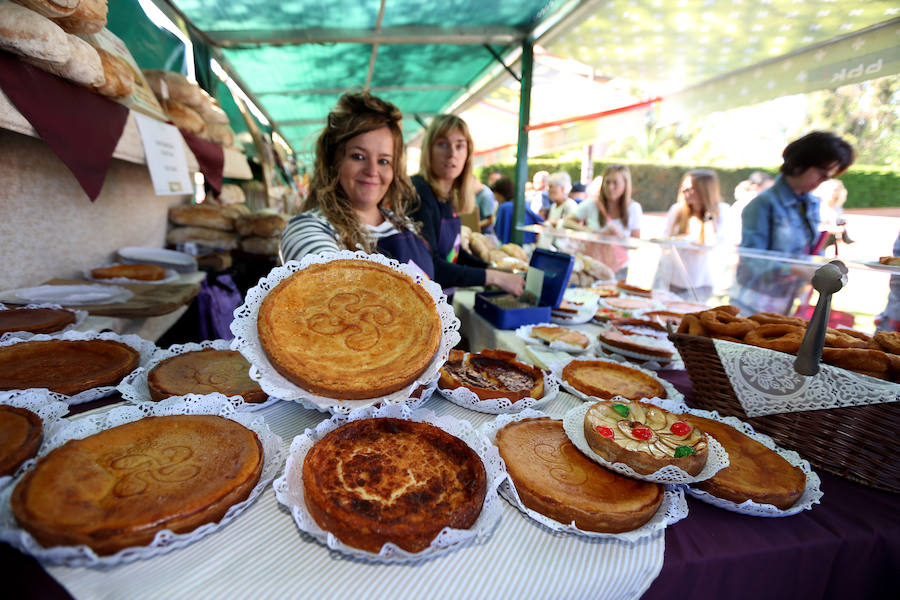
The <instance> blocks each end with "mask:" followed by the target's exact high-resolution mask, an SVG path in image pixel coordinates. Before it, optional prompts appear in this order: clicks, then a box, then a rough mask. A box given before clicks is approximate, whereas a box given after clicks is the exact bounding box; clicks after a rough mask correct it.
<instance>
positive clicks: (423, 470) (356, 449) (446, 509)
mask: <svg viewBox="0 0 900 600" xmlns="http://www.w3.org/2000/svg"><path fill="white" fill-rule="evenodd" d="M303 491H304V498H305V500H306V506H307V508H308V509H309V512H310V514H311V515H312V517H313V519H315V521H316V523H318V524H319V526H320V527H322V529H325V530H326V531H329V532H331V533H333V534H334V535H335V536H337V538H338V539H340V540H341V541H342V542H344V543H345V544H347V545H349V546H353V547H354V548H360V549H362V550H366V551H368V552H378V551H379V550H380V549H381V547H382V546H383V545H384V544H386V543H388V542H392V543H394V544H396V545H397V546H399V547H400V548H403V549H404V550H407V551H409V552H419V551H421V550H423V549H425V548H427V547H428V546H429V544H431V541H432V540H433V539H434V538H435V537H436V536H437V534H438V533H440V532H441V530H442V529H443V528H444V527H452V528H454V529H468V528H470V527H471V526H472V525H473V524H474V523H475V521H476V520H477V518H478V515H479V514H481V508H482V505H483V504H484V498H485V495H486V491H487V474H486V472H485V469H484V464H483V463H482V462H481V458H480V457H479V456H478V454H476V453H475V451H474V450H472V448H470V447H469V446H468V444H466V443H465V442H464V441H462V440H461V439H459V438H457V437H455V436H452V435H450V434H449V433H447V432H445V431H443V430H442V429H440V428H439V427H435V426H434V425H430V424H428V423H418V422H415V421H404V420H401V419H391V418H384V419H363V420H359V421H352V422H350V423H347V424H346V425H343V426H341V427H339V428H337V429H335V430H334V431H331V432H329V433H328V434H327V435H325V436H324V437H323V438H322V439H321V440H319V441H318V442H316V443H315V445H313V447H312V448H311V449H310V450H309V453H308V454H307V455H306V458H305V460H304V461H303Z"/></svg>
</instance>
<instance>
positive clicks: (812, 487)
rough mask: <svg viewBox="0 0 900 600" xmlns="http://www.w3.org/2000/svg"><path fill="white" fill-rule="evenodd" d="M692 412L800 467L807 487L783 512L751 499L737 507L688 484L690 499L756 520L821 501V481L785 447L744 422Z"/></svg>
mask: <svg viewBox="0 0 900 600" xmlns="http://www.w3.org/2000/svg"><path fill="white" fill-rule="evenodd" d="M691 413H692V414H694V415H697V416H698V417H706V418H707V419H712V420H714V421H720V422H722V423H725V424H726V425H731V426H732V427H734V428H735V429H737V430H738V431H740V432H741V433H743V434H744V435H746V436H747V437H749V438H750V439H752V440H756V441H757V442H759V443H760V444H762V445H763V446H765V447H766V448H768V449H769V450H773V451H774V452H776V453H777V454H778V455H779V456H780V457H781V458H783V459H784V460H786V461H788V463H789V464H790V465H791V466H794V467H799V468H800V470H801V471H803V473H804V474H805V475H806V487H805V488H804V489H803V494H802V495H801V496H800V497H799V498H797V501H796V502H794V504H793V506H791V507H790V508H788V509H785V510H782V509H780V508H778V507H777V506H773V505H771V504H758V503H756V502H753V501H752V500H747V501H745V502H742V503H741V504H737V503H735V502H731V501H730V500H725V499H723V498H717V497H716V496H713V495H712V494H710V493H708V492H704V491H703V490H700V489H697V488H694V487H691V486H690V485H687V486H685V490H686V491H687V493H689V494H690V495H691V496H694V497H695V498H697V499H698V500H702V501H704V502H706V503H708V504H712V505H713V506H718V507H719V508H724V509H725V510H730V511H732V512H737V513H742V514H745V515H753V516H756V517H789V516H791V515H796V514H797V513H799V512H801V511H804V510H811V509H812V507H813V504H818V503H819V502H820V501H821V500H822V496H823V494H822V490H820V489H819V486H820V485H821V483H822V481H821V480H820V479H819V476H818V475H817V474H816V472H815V471H813V470H812V467H811V466H810V465H809V462H807V461H806V460H805V459H803V458H801V457H800V455H799V454H797V453H796V452H794V451H793V450H785V449H784V448H781V447H779V446H778V445H777V444H775V441H774V440H773V439H772V438H770V437H769V436H767V435H765V434H763V433H757V432H756V430H754V429H753V426H752V425H750V424H749V423H744V422H743V421H741V420H740V419H738V418H737V417H723V416H721V415H719V413H718V412H716V411H707V410H698V409H693V410H691Z"/></svg>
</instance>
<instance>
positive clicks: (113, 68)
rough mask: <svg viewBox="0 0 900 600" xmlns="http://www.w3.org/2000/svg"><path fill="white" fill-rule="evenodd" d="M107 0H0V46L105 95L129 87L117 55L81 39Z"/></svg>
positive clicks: (100, 23) (130, 75) (100, 17)
mask: <svg viewBox="0 0 900 600" xmlns="http://www.w3.org/2000/svg"><path fill="white" fill-rule="evenodd" d="M106 13H107V0H15V4H13V3H10V2H8V1H6V0H0V48H3V49H6V50H9V51H10V52H13V53H15V54H18V55H20V56H22V57H23V60H25V61H27V62H29V63H31V64H33V65H35V66H36V67H39V68H41V69H43V70H45V71H49V72H50V73H53V74H54V75H58V76H59V77H62V78H64V79H68V80H69V81H72V82H74V83H77V84H79V85H83V86H85V87H88V88H90V89H92V90H94V91H95V92H97V93H99V94H102V95H104V96H108V97H110V98H124V97H126V96H129V95H131V92H132V91H133V90H134V72H133V70H132V68H131V67H130V66H129V65H128V63H126V62H125V61H124V60H122V59H121V58H119V57H117V56H114V55H113V54H110V53H109V52H107V51H106V50H104V49H102V48H99V47H96V46H94V45H92V44H91V43H89V42H87V41H85V40H84V39H82V38H81V37H79V36H80V35H88V34H94V33H97V32H99V31H101V30H102V29H103V28H104V27H105V26H106Z"/></svg>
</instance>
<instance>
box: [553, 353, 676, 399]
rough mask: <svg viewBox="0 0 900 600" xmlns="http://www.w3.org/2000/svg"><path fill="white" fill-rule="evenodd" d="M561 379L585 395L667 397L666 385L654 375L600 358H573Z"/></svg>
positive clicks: (599, 396)
mask: <svg viewBox="0 0 900 600" xmlns="http://www.w3.org/2000/svg"><path fill="white" fill-rule="evenodd" d="M562 376H563V380H564V381H565V382H566V383H568V384H569V385H571V386H572V387H574V388H575V389H576V390H578V391H579V392H581V393H583V394H587V395H588V396H594V397H596V398H605V399H609V398H612V397H613V396H622V397H623V398H628V399H629V400H639V399H641V398H666V397H667V393H666V388H664V387H663V385H662V383H660V382H659V380H657V379H656V378H655V377H653V376H651V375H648V374H646V373H644V372H643V371H638V370H637V369H632V368H631V367H626V366H625V365H620V364H618V363H612V362H606V361H602V360H573V361H572V362H570V363H569V364H567V365H566V366H565V367H564V368H563V371H562Z"/></svg>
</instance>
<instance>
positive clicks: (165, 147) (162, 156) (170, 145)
mask: <svg viewBox="0 0 900 600" xmlns="http://www.w3.org/2000/svg"><path fill="white" fill-rule="evenodd" d="M132 114H133V115H134V118H135V120H136V121H137V124H138V130H139V131H140V132H141V141H142V142H143V144H144V154H146V155H147V168H148V169H150V179H151V180H152V181H153V189H154V190H155V191H156V195H157V196H167V195H173V194H191V193H193V191H194V187H193V185H192V184H191V177H190V175H189V174H188V167H187V157H186V156H185V154H184V141H183V140H182V139H181V133H179V131H178V129H177V128H176V127H175V126H173V125H169V124H168V123H163V122H161V121H157V120H156V119H151V118H150V117H147V116H144V115H142V114H139V113H137V112H134V111H132Z"/></svg>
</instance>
